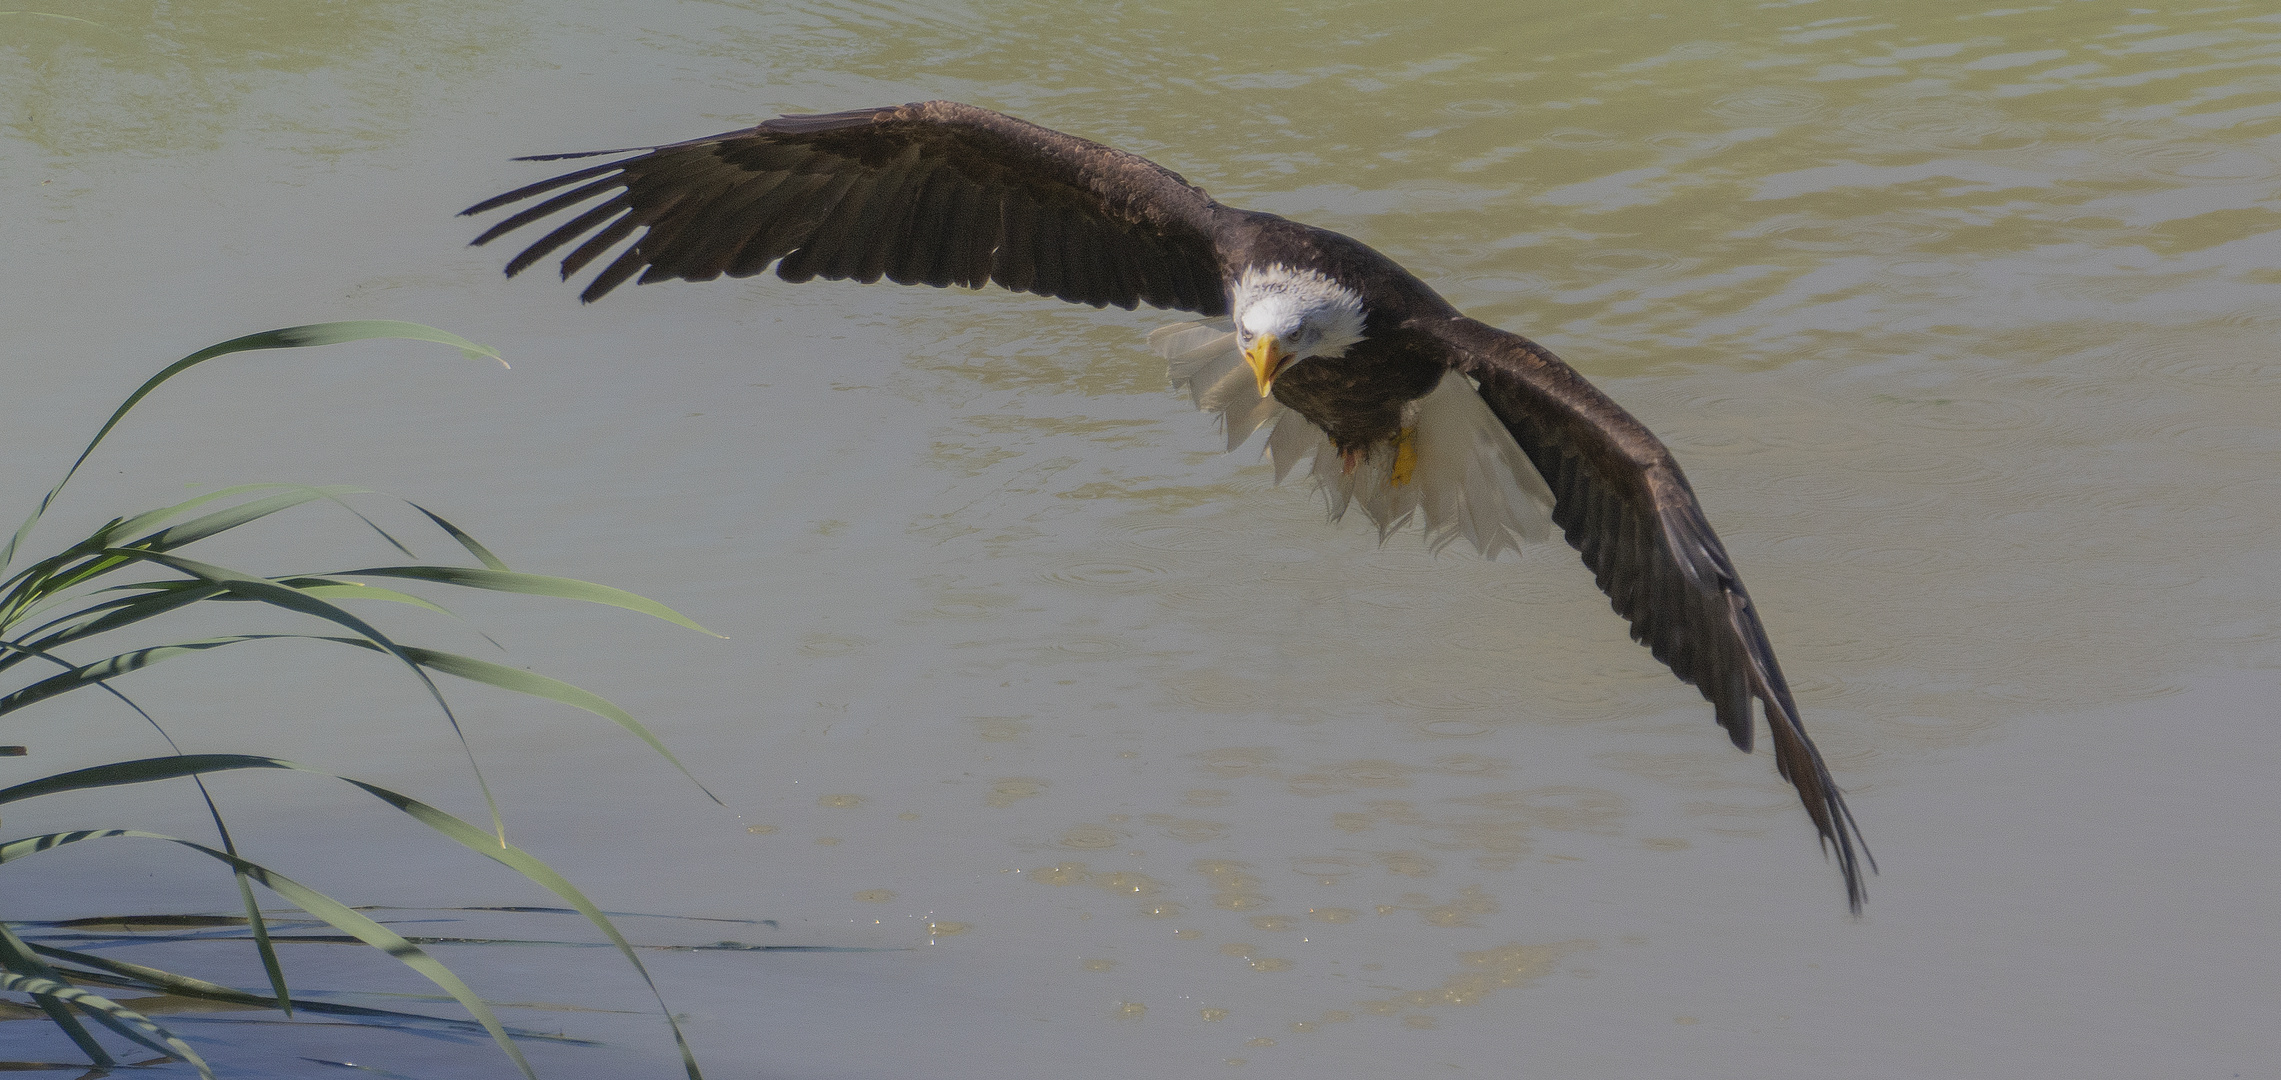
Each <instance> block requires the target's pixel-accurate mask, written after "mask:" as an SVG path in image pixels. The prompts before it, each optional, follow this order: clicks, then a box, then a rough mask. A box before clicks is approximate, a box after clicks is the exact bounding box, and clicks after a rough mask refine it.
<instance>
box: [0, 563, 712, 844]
mask: <svg viewBox="0 0 2281 1080" xmlns="http://www.w3.org/2000/svg"><path fill="white" fill-rule="evenodd" d="M383 591H385V590H383ZM295 638H299V639H304V640H310V641H331V642H336V643H338V644H342V645H353V646H356V647H357V648H360V649H369V650H371V651H373V652H381V651H383V650H381V649H380V647H379V646H377V645H374V644H373V643H371V642H369V641H365V640H363V639H361V638H350V637H336V636H333V635H330V634H231V635H227V636H223V637H213V638H205V639H202V640H198V641H185V642H179V643H176V644H173V645H154V646H151V647H149V648H144V649H134V650H130V651H128V652H124V653H120V654H119V655H117V656H112V657H106V658H104V659H102V660H97V661H95V662H94V663H91V664H85V665H82V666H80V667H76V668H72V669H71V670H69V671H65V672H61V673H59V674H56V675H51V676H49V677H48V678H45V679H42V680H40V681H39V682H36V683H33V684H31V685H30V686H26V687H24V688H22V689H20V690H17V691H16V692H14V693H12V694H8V695H7V696H5V697H0V716H5V715H7V714H8V713H11V712H14V711H16V710H18V709H21V708H24V707H25V706H27V705H31V704H34V703H36V702H39V701H43V700H45V699H47V698H52V697H55V696H57V695H59V694H66V693H69V692H71V691H73V690H77V689H79V688H81V687H83V686H87V685H90V684H94V683H101V682H107V681H109V680H111V679H114V678H117V677H119V676H121V675H125V674H127V673H129V672H133V671H140V670H142V669H143V668H146V667H149V666H151V665H153V664H156V663H158V662H160V661H162V660H168V659H172V658H173V657H176V656H181V655H184V654H187V653H196V652H206V651H209V650H212V649H218V648H221V647H223V646H225V645H236V644H238V643H240V642H246V641H277V640H287V639H295ZM397 648H398V649H399V650H401V652H402V654H403V655H404V656H405V657H406V658H408V659H410V660H411V661H412V662H413V663H415V664H418V665H419V666H421V667H424V668H427V669H429V670H432V671H440V672H443V673H444V674H446V675H456V676H458V677H459V678H462V679H467V680H469V681H471V682H479V683H483V684H485V685H487V686H496V687H498V688H500V689H502V690H511V691H514V692H515V693H518V694H529V695H531V696H532V697H542V698H546V699H548V700H550V701H559V702H561V703H563V704H565V705H569V706H571V707H573V708H578V709H584V710H586V711H587V712H590V713H593V714H594V715H596V716H599V717H601V718H603V719H605V720H608V721H610V722H611V723H613V724H616V725H618V726H619V727H620V728H623V729H625V731H626V732H627V733H628V734H630V735H632V736H634V737H635V738H637V739H640V740H641V741H642V742H644V743H646V744H648V746H649V748H650V749H651V750H654V751H656V752H657V755H658V756H659V757H662V758H664V759H665V760H666V761H667V762H669V763H671V764H672V766H673V767H674V768H676V769H679V770H681V775H683V776H686V777H688V778H689V782H690V783H692V784H695V785H697V790H699V791H702V792H704V793H705V797H706V798H708V799H711V800H713V803H714V805H716V806H726V805H728V804H727V803H723V802H722V801H721V799H720V796H718V795H715V794H713V792H712V789H710V788H707V787H706V786H705V782H704V781H702V780H699V779H697V774H695V773H693V772H690V771H689V766H687V765H684V764H682V762H681V759H680V758H678V757H675V756H674V754H673V751H672V750H669V749H667V748H666V745H665V741H664V740H662V739H659V738H658V737H657V735H656V733H654V732H652V731H650V729H649V728H648V727H647V726H645V725H644V724H643V723H642V722H641V721H639V720H636V719H634V718H633V715H632V714H630V713H628V712H626V711H625V710H624V709H621V708H619V707H618V706H617V705H615V704H612V703H611V702H610V700H609V699H607V698H605V697H603V696H601V695H600V694H596V693H594V692H592V691H590V690H584V689H581V688H579V687H576V686H573V685H571V684H569V683H566V682H563V681H562V680H560V679H555V678H550V677H548V676H545V675H540V674H538V673H537V672H532V671H525V670H523V669H522V668H517V667H509V666H507V665H505V664H498V663H493V662H491V661H489V660H478V659H476V658H475V657H472V656H462V655H460V654H458V653H447V652H440V651H438V650H435V649H422V648H418V647H415V646H410V645H400V646H398V647H397Z"/></svg>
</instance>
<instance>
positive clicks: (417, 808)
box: [341, 776, 717, 1080]
mask: <svg viewBox="0 0 2281 1080" xmlns="http://www.w3.org/2000/svg"><path fill="white" fill-rule="evenodd" d="M341 779H343V780H346V781H348V782H349V783H351V784H354V785H356V786H357V787H360V788H363V789H364V790H365V791H367V792H370V793H371V794H372V796H373V797H374V798H377V799H379V800H380V801H382V802H385V803H387V804H389V805H390V806H393V807H395V808H396V809H398V810H401V811H403V812H404V813H406V814H408V815H410V816H411V817H412V818H413V819H414V820H417V821H419V822H421V823H422V824H424V825H426V826H428V827H429V828H431V829H434V830H436V831H437V832H440V833H442V834H444V835H445V836H448V837H451V838H452V839H454V840H457V841H459V842H460V844H461V845H462V846H465V847H466V848H467V849H468V850H470V851H474V852H476V853H478V854H481V855H483V856H484V857H486V858H489V859H492V860H494V861H496V862H498V863H500V864H501V865H503V866H506V867H507V868H508V869H510V870H513V871H515V872H516V873H518V874H521V875H523V876H524V877H526V878H529V879H531V880H532V881H535V882H538V883H539V884H540V885H542V886H544V887H545V888H546V889H547V891H549V892H552V893H554V894H555V895H556V896H559V897H561V898H562V899H563V902H564V903H567V904H569V905H570V906H571V907H574V908H576V909H578V913H579V914H581V915H584V916H586V921H588V922H590V923H592V924H594V926H595V928H596V929H599V930H601V931H602V933H603V934H604V935H605V936H607V937H608V938H609V939H610V944H612V945H615V946H617V949H618V955H620V956H622V957H624V958H625V960H626V962H627V963H629V964H632V965H633V967H634V970H635V971H636V972H639V973H640V974H641V977H642V982H643V984H645V985H647V986H648V987H649V992H650V995H651V996H652V997H655V998H656V999H657V1008H658V1012H659V1013H660V1014H662V1015H663V1016H664V1017H665V1023H666V1026H667V1027H668V1028H670V1029H672V1031H673V1045H674V1046H675V1048H676V1049H678V1050H679V1051H680V1053H681V1068H682V1071H683V1072H684V1073H685V1074H686V1075H687V1076H688V1078H689V1080H704V1074H703V1073H702V1072H701V1071H699V1070H698V1068H697V1056H696V1054H695V1053H693V1052H692V1051H691V1050H690V1049H689V1040H688V1039H687V1038H686V1037H684V1036H683V1035H682V1033H681V1024H680V1022H679V1021H677V1020H675V1019H674V1018H673V1010H672V1009H671V1008H669V1007H667V1005H666V1004H665V994H664V992H663V991H660V990H659V989H658V988H657V980H655V979H652V978H651V977H650V974H649V967H648V966H647V965H645V964H643V963H642V961H641V957H640V956H637V955H635V953H634V947H633V944H632V943H631V942H628V941H627V940H626V938H625V935H623V934H620V933H619V932H618V928H617V926H616V925H615V924H613V923H611V922H610V919H609V916H607V915H604V914H602V909H601V908H599V907H596V906H595V904H594V902H593V901H592V900H588V899H587V898H586V894H585V893H583V892H580V891H579V889H578V887H577V886H575V885H572V884H571V883H570V881H569V879H567V878H565V877H563V876H562V875H561V874H559V873H556V872H555V870H554V868H553V867H551V866H548V865H547V864H546V863H544V862H541V861H539V859H538V858H537V857H536V856H534V855H532V854H531V853H529V852H527V851H524V850H523V849H521V848H518V847H515V846H513V845H511V844H501V845H499V846H497V847H493V846H492V845H491V838H490V837H489V836H488V835H485V834H484V833H483V832H481V831H480V830H478V829H476V827H475V826H473V825H470V824H468V823H467V822H465V821H462V820H460V819H459V818H457V817H454V816H452V815H450V814H447V813H445V812H443V811H441V810H438V809H436V808H435V807H432V806H429V805H428V804H426V803H423V802H421V801H419V800H418V799H414V798H412V797H410V796H408V795H400V794H397V793H396V792H393V791H390V790H388V789H386V788H383V787H380V786H378V785H376V784H367V783H365V782H364V781H362V780H355V779H351V778H349V777H345V776H344V777H342V778H341ZM707 794H710V792H708V793H707ZM716 801H717V800H716Z"/></svg>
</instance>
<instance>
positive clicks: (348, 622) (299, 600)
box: [103, 548, 507, 844]
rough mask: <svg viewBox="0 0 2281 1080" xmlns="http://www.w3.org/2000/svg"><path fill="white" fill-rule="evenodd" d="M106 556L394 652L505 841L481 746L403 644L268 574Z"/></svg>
mask: <svg viewBox="0 0 2281 1080" xmlns="http://www.w3.org/2000/svg"><path fill="white" fill-rule="evenodd" d="M103 554H105V555H119V556H123V557H125V558H130V559H143V560H147V561H150V562H155V563H158V564H160V565H162V566H167V567H172V568H173V569H176V570H179V571H181V572H183V573H185V574H189V575H191V576H192V577H196V578H200V579H202V580H205V581H210V582H214V583H216V584H220V585H224V586H227V587H228V588H229V590H230V591H231V592H233V593H237V594H239V595H242V596H244V597H246V598H247V599H251V600H260V601H262V602H264V603H267V604H271V605H274V606H276V607H281V608H284V609H286V610H288V611H298V612H301V613H303V614H306V615H314V616H316V617H318V618H320V619H324V620H325V621H327V622H331V623H335V624H337V625H339V626H343V627H346V628H348V629H349V630H352V631H355V632H356V634H357V636H359V637H362V638H364V639H365V640H366V641H370V642H372V643H373V644H374V645H376V646H378V647H379V648H380V649H381V650H382V651H384V652H386V653H387V654H388V655H390V656H393V657H395V658H396V659H397V660H398V661H400V662H401V663H403V665H404V666H405V667H406V668H409V669H410V670H411V672H412V674H413V675H414V676H416V677H418V679H419V680H420V685H421V686H422V687H424V688H426V689H427V691H428V697H429V699H430V700H433V701H434V702H435V703H436V708H437V709H439V710H441V711H442V712H443V714H444V720H445V721H446V722H447V723H449V724H450V725H451V730H452V734H453V735H454V736H456V737H457V738H458V739H459V748H460V752H461V753H463V754H465V755H466V756H467V768H468V771H469V772H472V773H474V774H475V786H476V788H477V789H478V790H480V791H482V793H483V804H484V806H485V807H487V808H489V809H490V811H491V824H492V827H493V828H494V829H495V830H497V832H498V833H499V842H500V843H502V844H504V843H506V842H507V823H506V820H505V819H504V818H502V817H501V816H500V814H499V800H498V799H496V798H494V797H493V796H492V794H491V782H490V781H489V780H486V779H485V778H484V776H483V766H482V764H481V763H479V762H477V761H476V760H475V747H474V746H472V745H471V744H469V743H468V741H467V731H466V730H465V729H464V728H462V727H460V723H459V714H458V713H455V712H453V711H452V708H451V703H450V702H448V701H445V700H444V694H443V691H442V690H441V689H439V688H437V686H436V683H435V680H434V679H430V678H428V673H427V672H426V671H423V670H421V668H420V665H419V664H417V663H415V662H413V660H412V658H411V657H410V656H407V655H405V653H404V650H403V648H402V647H401V646H398V645H397V644H396V643H395V642H394V641H391V640H389V639H388V636H387V635H385V634H382V633H381V632H380V631H379V630H377V629H375V628H374V627H373V626H372V625H371V624H370V623H367V622H365V621H364V620H363V619H359V618H357V617H356V616H354V615H351V614H349V613H348V612H346V611H343V610H341V609H340V608H339V607H337V606H335V605H332V604H328V603H326V602H324V601H322V600H319V599H316V598H315V597H311V596H304V595H302V594H301V593H300V592H298V591H296V590H294V589H289V588H286V587H285V586H282V585H279V584H277V583H276V582H274V581H271V580H269V579H267V578H260V577H254V576H252V575H249V574H241V573H239V572H237V571H235V570H229V569H225V568H223V567H219V566H215V565H213V564H211V563H203V562H199V561H197V560H195V559H185V558H183V557H182V556H179V555H168V554H164V553H161V552H155V551H142V550H140V549H137V548H107V549H105V550H104V552H103ZM470 572H471V573H472V572H474V571H470ZM485 572H486V573H487V572H489V571H485Z"/></svg>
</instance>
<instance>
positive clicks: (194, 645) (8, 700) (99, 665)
mask: <svg viewBox="0 0 2281 1080" xmlns="http://www.w3.org/2000/svg"><path fill="white" fill-rule="evenodd" d="M298 636H302V635H296V634H235V635H230V636H227V637H215V638H205V639H203V640H199V641H184V642H180V643H177V644H173V645H154V646H152V647H150V648H147V649H134V650H130V651H128V652H123V653H120V654H119V655H117V656H112V657H106V658H104V659H102V660H97V661H95V662H94V663H92V664H85V665H82V666H79V667H75V668H72V669H71V670H69V671H66V672H62V673H60V674H56V675H50V676H48V677H47V678H45V679H41V680H40V681H38V682H36V683H33V684H31V685H30V686H26V687H24V688H23V689H20V690H17V691H16V692H14V693H11V694H9V695H7V696H5V697H0V716H6V715H7V714H9V713H12V712H15V711H16V710H18V709H21V708H24V707H25V706H27V705H32V704H36V703H38V702H41V701H45V700H47V699H48V698H51V697H55V696H56V695H58V694H68V693H70V692H71V691H73V690H77V689H79V688H80V687H82V686H88V685H91V684H94V683H100V682H106V681H108V680H111V679H114V678H117V677H118V676H121V675H125V674H127V673H128V672H130V671H140V670H142V669H144V668H146V667H149V666H151V665H152V664H156V663H158V662H159V661H161V660H168V659H172V658H173V657H177V656H181V655H183V654H185V653H194V652H205V651H207V650H209V649H219V648H221V647H222V646H224V645H235V644H237V643H238V642H241V641H260V640H264V639H267V638H276V637H298Z"/></svg>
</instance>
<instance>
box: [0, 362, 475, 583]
mask: <svg viewBox="0 0 2281 1080" xmlns="http://www.w3.org/2000/svg"><path fill="white" fill-rule="evenodd" d="M372 338H403V339H408V340H413V341H433V342H436V343H438V344H442V345H450V346H452V347H454V348H457V349H458V350H459V351H460V354H461V355H463V356H465V357H467V358H468V359H470V360H478V359H483V358H486V357H488V358H490V359H493V360H499V362H500V363H501V364H505V363H506V361H504V360H500V358H499V351H498V350H497V349H493V348H491V347H490V346H488V345H477V344H476V343H474V342H472V341H469V340H467V339H466V338H463V337H460V336H459V335H457V334H451V333H446V332H444V331H442V330H438V329H436V328H435V327H432V326H422V325H420V324H419V323H410V322H398V321H396V320H393V319H361V320H356V321H353V322H330V323H315V324H312V325H309V326H288V327H285V328H283V329H280V330H269V331H265V332H263V333H259V334H247V335H246V336H244V337H241V338H232V339H230V340H228V341H225V342H222V343H221V344H219V345H209V346H207V347H206V348H203V349H200V350H198V351H197V352H194V353H191V354H190V355H188V356H185V357H183V358H182V359H180V360H177V361H175V362H174V363H172V364H169V365H167V367H166V370H164V371H161V372H159V373H158V374H156V375H153V376H151V377H150V379H149V380H147V381H145V382H144V383H143V384H142V385H141V386H140V387H137V388H136V390H135V392H134V393H133V394H130V395H128V397H127V400H126V402H125V403H124V404H121V405H120V406H119V407H118V409H116V410H114V411H113V412H112V413H111V418H110V419H108V420H105V421H104V422H103V426H102V428H101V429H100V430H98V431H96V432H95V437H94V438H92V439H89V440H88V441H87V448H86V449H84V450H81V451H80V452H79V456H78V457H77V458H75V459H73V461H72V463H71V467H70V468H68V469H65V470H64V473H63V479H61V480H58V481H56V485H55V486H54V487H52V488H50V489H48V493H47V495H46V497H44V498H42V499H41V500H40V505H39V506H38V508H36V509H34V510H33V511H32V515H31V517H29V518H26V519H25V520H24V523H23V524H22V525H21V526H19V527H17V529H16V532H15V534H14V535H13V536H10V537H9V538H8V543H7V544H6V545H5V546H0V569H5V568H6V567H7V566H8V565H9V564H10V563H12V562H14V561H15V556H16V549H17V548H19V547H21V546H23V542H24V538H25V537H26V536H28V535H30V534H31V531H32V527H33V526H34V525H37V524H39V521H40V518H41V517H42V516H43V515H45V514H46V513H47V511H48V507H50V506H52V505H54V503H55V500H56V496H58V495H61V494H62V493H63V488H64V485H65V484H69V483H70V482H71V478H72V477H73V476H75V475H77V474H78V472H79V467H80V466H81V465H84V464H86V463H87V457H88V455H90V454H93V453H94V452H95V448H96V447H97V446H98V445H101V443H102V442H103V439H104V437H105V436H107V435H109V434H111V429H112V428H115V427H118V426H119V421H120V420H122V419H125V418H126V415H127V413H128V411H129V410H131V409H133V408H134V407H135V406H136V405H137V404H139V403H140V402H141V401H142V400H143V399H144V398H146V397H148V396H150V393H151V391H153V390H156V389H158V388H159V386H160V385H162V384H164V383H165V382H166V381H167V380H168V379H171V378H173V377H175V376H176V375H180V374H182V373H183V372H185V371H188V370H190V369H191V368H193V367H196V366H198V365H199V364H203V363H205V362H206V361H208V360H212V359H214V358H215V357H218V356H228V355H229V354H231V353H239V352H250V351H253V350H256V349H298V348H305V347H308V346H312V345H333V344H338V343H341V342H346V341H365V340H369V339H372Z"/></svg>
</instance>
